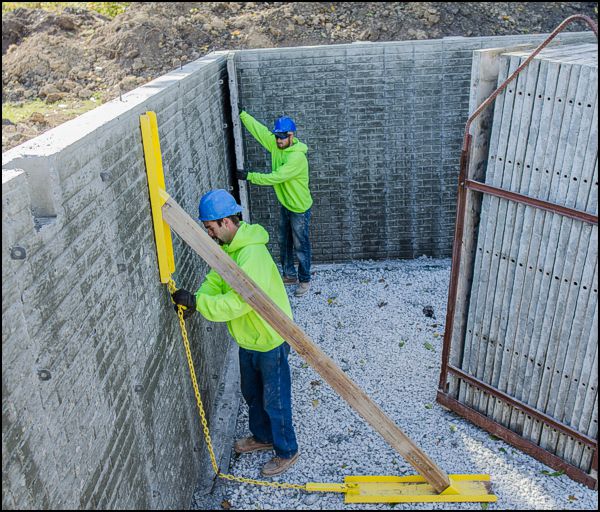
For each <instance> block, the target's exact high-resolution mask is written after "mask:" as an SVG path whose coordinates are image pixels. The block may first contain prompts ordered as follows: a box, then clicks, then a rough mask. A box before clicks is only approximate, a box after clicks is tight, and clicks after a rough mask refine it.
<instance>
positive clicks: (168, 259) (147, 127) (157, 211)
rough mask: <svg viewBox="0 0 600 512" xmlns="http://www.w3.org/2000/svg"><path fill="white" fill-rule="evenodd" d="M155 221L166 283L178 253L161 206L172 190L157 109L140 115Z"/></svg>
mask: <svg viewBox="0 0 600 512" xmlns="http://www.w3.org/2000/svg"><path fill="white" fill-rule="evenodd" d="M140 126H141V129H142V141H143V144H144V157H145V160H146V174H147V176H148V190H149V192H150V206H151V208H152V222H153V224H154V240H155V241H156V254H157V256H158V271H159V273H160V282H161V283H163V284H166V283H168V282H169V280H170V279H171V274H172V273H173V272H175V257H174V256H173V241H172V239H171V228H170V227H169V225H168V224H167V223H166V222H165V220H164V219H163V216H162V206H163V205H164V204H165V203H166V202H167V201H168V199H169V194H167V192H165V177H164V173H163V166H162V157H161V152H160V141H159V139H158V123H157V121H156V113H155V112H146V113H145V114H142V115H141V116H140Z"/></svg>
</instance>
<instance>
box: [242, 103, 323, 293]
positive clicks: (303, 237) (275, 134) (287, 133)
mask: <svg viewBox="0 0 600 512" xmlns="http://www.w3.org/2000/svg"><path fill="white" fill-rule="evenodd" d="M240 120H241V121H242V123H244V126H245V127H246V129H247V130H248V131H249V132H250V133H251V134H252V136H253V137H254V138H255V139H256V140H257V141H258V142H259V143H260V144H261V145H262V146H263V147H264V148H265V149H266V150H267V151H269V153H271V172H270V173H268V174H265V173H259V172H247V171H242V170H238V171H237V178H238V179H240V180H248V181H249V182H250V183H253V184H254V185H272V186H273V189H274V190H275V194H276V195H277V199H278V200H279V202H280V203H281V213H280V220H279V248H280V251H281V267H282V271H283V282H284V283H285V284H295V283H297V282H299V284H298V286H297V287H296V290H295V292H294V295H295V296H296V297H301V296H302V295H304V294H306V292H308V290H309V289H310V260H311V250H310V240H309V225H310V215H311V210H310V208H311V206H312V204H313V200H312V197H311V195H310V190H309V188H308V160H307V159H306V151H307V149H308V148H307V147H306V144H304V143H302V142H300V141H299V140H297V139H295V138H294V132H295V131H296V124H295V123H294V121H293V120H292V119H290V118H289V117H280V118H279V119H277V120H276V121H275V125H274V128H273V130H272V131H270V130H269V129H268V128H267V127H266V126H264V125H262V124H261V123H259V122H258V121H257V120H256V119H254V118H253V117H252V116H251V115H250V114H248V113H247V112H245V111H242V112H241V113H240ZM294 254H295V255H296V258H297V259H298V276H297V277H296V267H295V265H294Z"/></svg>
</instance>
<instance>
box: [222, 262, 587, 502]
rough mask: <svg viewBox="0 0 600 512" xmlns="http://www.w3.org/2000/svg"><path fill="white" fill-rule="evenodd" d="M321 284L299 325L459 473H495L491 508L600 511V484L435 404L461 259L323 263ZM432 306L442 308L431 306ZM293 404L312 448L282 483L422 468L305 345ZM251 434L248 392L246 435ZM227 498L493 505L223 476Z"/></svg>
mask: <svg viewBox="0 0 600 512" xmlns="http://www.w3.org/2000/svg"><path fill="white" fill-rule="evenodd" d="M314 270H316V274H315V276H314V280H313V282H312V289H311V291H310V293H309V294H308V295H307V296H305V297H301V298H295V297H293V294H291V292H292V291H293V288H289V291H290V294H291V302H292V309H293V311H294V316H295V321H296V323H297V324H298V325H299V326H300V327H301V328H302V329H304V331H305V332H306V334H307V335H308V336H309V337H310V338H311V340H312V341H313V342H314V343H316V344H317V345H319V346H320V347H321V349H322V350H323V351H324V352H326V353H327V354H328V355H329V356H330V357H332V358H333V360H334V361H335V362H336V363H337V364H338V366H339V367H340V368H341V369H342V370H344V371H345V372H346V373H347V375H348V376H349V377H350V378H351V379H353V380H354V381H355V382H356V383H357V384H358V385H359V386H361V387H362V389H364V390H365V392H366V393H367V394H368V395H369V396H370V397H371V398H372V399H373V400H374V401H375V402H376V403H377V404H378V405H380V406H381V407H382V408H383V409H384V410H385V411H386V413H387V414H388V415H389V416H390V418H391V419H392V420H393V421H395V422H396V424H397V425H398V426H399V427H400V428H401V429H402V430H403V431H404V432H405V433H406V434H407V435H408V436H409V437H410V438H411V439H412V440H413V441H414V442H416V443H417V445H418V446H419V447H420V448H421V449H422V450H424V451H425V453H427V454H428V455H429V456H430V457H431V458H432V459H433V460H434V461H435V462H436V464H438V465H439V466H440V467H441V468H442V469H443V470H444V471H446V472H447V473H459V474H461V473H464V474H474V473H485V474H489V475H490V476H491V481H492V489H493V492H494V493H495V494H496V495H497V496H498V503H496V504H489V506H487V508H488V509H489V510H492V509H499V510H522V509H530V510H531V509H553V510H563V509H572V510H582V509H589V510H596V509H597V505H598V493H597V491H592V490H590V489H588V488H587V487H585V486H583V485H580V484H578V483H575V482H574V481H572V480H570V479H569V478H568V477H566V476H558V477H556V476H554V477H553V476H549V475H546V474H544V473H543V471H547V472H550V473H552V472H553V470H552V469H550V468H548V467H547V466H545V465H544V464H542V463H540V462H538V461H537V460H535V459H533V458H532V457H529V456H528V455H525V454H524V453H522V452H521V451H519V450H517V449H515V448H513V447H512V446H510V445H508V444H506V443H504V442H503V441H500V440H497V439H496V438H494V437H493V436H490V434H488V433H487V432H485V431H484V430H482V429H480V428H478V427H475V426H473V425H472V424H471V423H469V422H468V421H466V420H464V419H462V418H461V417H459V416H458V415H456V414H454V413H451V412H448V411H446V410H444V409H442V408H441V407H440V405H438V404H437V403H436V401H435V393H436V389H437V382H438V378H439V368H440V359H441V351H442V340H443V332H444V321H445V313H446V298H447V292H448V282H449V277H450V260H448V259H443V260H439V259H438V260H436V259H430V258H424V257H423V258H419V259H417V260H410V261H385V262H359V263H348V264H339V265H320V266H316V267H315V269H314ZM425 306H432V307H433V311H434V317H433V318H428V317H426V316H425V315H424V313H423V308H424V307H425ZM290 366H291V369H292V381H293V390H292V394H293V402H294V406H293V411H294V423H295V426H296V434H297V437H298V443H299V446H300V451H301V457H300V460H299V461H298V463H297V464H296V465H295V466H294V467H292V468H291V469H290V470H289V471H288V472H286V473H284V474H283V475H281V476H280V477H277V478H275V479H273V480H274V481H277V482H289V483H296V484H304V483H306V482H331V483H342V482H343V479H344V476H346V475H410V474H416V472H415V471H414V469H413V468H412V467H411V466H410V465H409V464H407V463H406V462H405V461H404V460H403V459H402V457H401V456H400V455H399V454H398V453H397V452H395V451H394V450H393V449H392V448H390V447H389V446H388V444H387V443H386V442H385V441H384V440H383V439H382V438H381V436H380V435H379V434H377V433H376V432H375V431H374V430H373V429H372V428H371V427H370V426H369V425H368V424H366V423H365V422H364V421H363V420H362V419H361V418H360V417H359V416H358V414H356V413H355V412H354V411H353V410H352V409H351V408H350V406H348V405H347V404H346V402H345V401H344V400H342V399H341V398H340V397H339V396H338V395H337V394H336V393H335V392H334V391H333V390H332V389H331V388H330V386H329V385H328V384H327V383H326V382H324V380H323V379H322V378H321V376H320V375H319V374H317V373H316V371H314V370H313V369H312V368H311V367H310V366H308V365H307V364H306V363H305V362H304V361H303V360H302V359H301V358H300V357H299V356H298V355H297V354H296V353H295V352H294V351H293V350H292V352H291V355H290ZM248 434H249V431H248V416H247V408H246V405H245V403H244V402H243V400H242V406H241V408H240V412H239V416H238V421H237V426H236V437H241V436H246V435H248ZM271 456H272V453H267V452H262V453H256V454H248V455H243V456H239V457H236V456H233V458H232V461H231V467H230V473H231V474H234V475H237V476H244V477H247V478H255V479H261V476H260V468H261V467H262V465H263V464H264V463H265V462H267V461H268V460H269V459H270V457H271ZM213 494H214V498H215V499H216V503H219V504H220V505H221V506H222V507H223V508H228V507H230V508H232V509H248V510H254V509H280V510H292V509H295V510H311V509H312V510H314V509H327V510H339V509H344V510H367V509H384V510H388V509H390V508H395V509H406V510H417V509H422V510H430V509H442V510H463V509H464V510H469V509H475V510H481V509H482V508H486V505H482V504H480V503H464V504H460V503H441V504H435V503H427V504H396V505H393V504H385V503H383V504H344V496H343V494H336V493H306V492H304V491H299V490H278V489H273V488H268V487H259V486H256V485H250V484H238V483H231V482H225V481H223V480H220V483H219V484H218V485H217V487H216V489H215V492H214V493H213Z"/></svg>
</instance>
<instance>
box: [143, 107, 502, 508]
mask: <svg viewBox="0 0 600 512" xmlns="http://www.w3.org/2000/svg"><path fill="white" fill-rule="evenodd" d="M140 122H141V126H142V136H143V142H144V153H145V159H146V170H147V174H148V186H149V189H150V198H151V201H150V203H151V208H152V218H153V224H154V229H155V232H156V233H159V234H160V235H161V238H162V239H165V238H168V237H166V236H165V225H166V224H168V226H170V227H171V228H173V229H174V230H175V231H176V233H177V234H178V235H179V236H180V237H181V238H182V239H183V240H184V241H185V242H186V243H187V244H188V245H189V246H190V247H191V248H192V249H193V250H194V251H195V252H196V253H198V255H199V256H200V257H201V258H202V259H203V260H204V261H206V263H207V264H208V265H209V266H210V267H211V268H213V269H214V270H215V271H216V272H218V273H219V275H220V276H221V277H222V278H223V279H224V280H225V281H227V283H228V284H229V285H230V286H231V287H232V288H233V289H234V290H236V291H237V292H238V293H239V294H240V295H241V296H242V298H243V299H244V300H245V301H246V302H247V303H248V304H249V305H250V306H252V307H253V308H254V310H255V311H256V312H257V313H259V314H260V315H261V316H262V317H263V318H264V319H265V320H266V321H267V322H268V323H269V324H270V325H271V326H272V327H273V328H274V329H275V330H276V331H277V332H278V333H279V334H280V335H281V336H282V337H283V338H284V339H285V340H286V341H287V342H288V343H289V344H290V345H291V346H292V347H293V348H294V349H295V350H296V352H297V353H298V354H299V355H300V356H301V357H303V358H304V359H305V360H306V362H307V363H309V364H310V365H311V366H312V367H313V368H314V369H315V370H316V371H317V372H318V373H319V374H320V375H321V376H322V377H323V378H324V379H325V380H326V381H327V382H328V383H329V385H330V386H331V387H332V388H333V389H334V390H335V391H337V393H338V394H339V395H340V396H341V397H342V398H343V399H344V400H346V402H348V404H349V405H350V406H352V408H353V409H354V410H355V411H356V412H358V413H359V414H360V415H361V416H362V417H363V419H365V420H366V421H367V423H369V424H370V425H371V426H372V427H373V428H374V429H375V430H376V431H377V432H378V433H379V434H380V435H381V436H382V437H383V438H384V439H385V440H386V441H387V442H388V443H389V444H390V446H391V447H392V448H394V449H395V450H396V451H397V452H398V453H399V454H400V455H402V457H404V459H406V461H407V462H409V463H410V464H411V465H412V466H413V467H414V468H415V469H416V470H417V471H418V472H419V474H420V475H421V476H408V477H395V476H392V477H385V476H364V477H360V476H359V477H346V479H345V484H344V485H341V484H322V483H307V484H306V486H304V490H307V491H321V492H344V493H346V502H347V503H376V502H389V503H396V502H408V503H414V502H468V501H477V502H495V501H496V500H497V498H496V496H494V495H493V494H490V493H489V490H488V487H489V475H447V474H446V473H445V472H444V471H443V470H442V469H440V468H439V467H438V466H437V465H436V464H435V463H434V462H433V461H432V460H431V459H430V458H429V457H428V456H427V455H426V454H425V453H424V452H423V451H421V450H420V449H419V447H418V446H417V445H416V444H415V443H414V442H413V441H412V440H411V439H410V438H409V437H408V436H407V435H406V434H405V433H404V432H403V431H402V430H400V428H398V426H397V425H396V424H395V423H394V422H393V421H392V420H391V419H390V418H389V417H388V416H387V415H386V414H385V412H384V411H383V410H382V409H381V408H380V407H379V406H378V405H377V404H375V403H374V402H373V401H372V400H371V399H370V398H369V397H368V396H367V394H366V393H365V392H364V391H363V390H362V389H361V388H360V387H359V386H358V385H357V384H356V383H354V381H352V380H351V379H350V378H349V377H348V376H347V375H346V374H345V373H344V372H343V371H342V370H340V369H339V368H338V367H337V365H336V364H335V363H334V362H333V360H332V359H331V358H330V357H329V356H327V355H326V354H325V353H324V352H323V351H322V350H320V349H319V348H318V347H317V346H316V345H315V344H314V343H312V341H311V340H310V339H309V338H308V336H307V335H306V334H305V333H304V332H303V331H302V329H300V328H299V327H298V326H297V325H296V324H295V323H294V322H293V321H292V320H290V318H289V317H288V316H287V315H286V314H285V313H284V312H283V311H281V309H279V307H277V306H276V305H275V303H274V302H273V301H272V300H271V299H270V298H269V297H268V296H267V295H266V294H265V293H264V292H263V291H262V290H261V289H260V288H259V287H258V286H257V285H256V284H255V283H254V282H253V281H252V280H251V279H250V278H249V277H248V275H247V274H246V273H245V272H244V271H243V270H242V269H241V268H240V267H238V266H237V264H236V263H235V262H234V261H233V260H232V259H231V258H230V257H229V256H228V255H227V254H226V253H224V252H223V250H222V249H221V248H220V247H219V246H218V245H217V244H216V243H215V242H214V241H213V240H212V239H211V238H210V236H209V235H208V234H207V233H205V232H204V231H203V230H202V229H201V228H200V226H198V223H197V222H196V221H194V220H193V219H192V218H191V217H190V216H189V215H188V214H187V213H186V212H185V211H184V210H183V209H182V208H181V207H180V206H179V205H178V204H177V203H176V202H175V201H174V200H173V199H172V198H171V197H169V195H168V194H167V193H166V192H165V190H164V177H163V172H162V159H161V154H160V144H159V140H158V126H157V122H156V114H155V113H154V112H148V113H147V114H145V115H142V116H141V119H140ZM167 231H168V230H167ZM157 240H159V238H157ZM165 245H166V247H165ZM169 245H170V239H169V241H168V242H167V243H166V244H165V243H161V244H158V243H157V254H158V260H159V269H164V268H166V266H165V265H163V264H162V260H163V259H168V258H169V256H168V255H169V254H172V248H171V247H169ZM168 268H169V270H170V272H173V271H174V264H170V265H168ZM165 279H167V281H168V282H170V283H172V280H171V279H170V277H168V276H165V275H164V273H161V282H166V281H165ZM182 330H183V327H182ZM185 339H186V336H185V334H184V340H185ZM190 372H191V374H192V379H194V373H193V368H192V367H190ZM194 384H195V383H194ZM199 406H200V404H199ZM201 410H202V408H201ZM209 439H210V436H209V435H207V442H208V441H209ZM219 474H220V473H219ZM255 483H258V484H262V485H265V483H264V482H258V481H257V482H255ZM266 484H267V485H268V483H266ZM294 487H298V486H294Z"/></svg>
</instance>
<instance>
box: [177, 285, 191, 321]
mask: <svg viewBox="0 0 600 512" xmlns="http://www.w3.org/2000/svg"><path fill="white" fill-rule="evenodd" d="M171 298H172V299H173V302H174V303H175V312H177V311H178V309H179V306H180V305H181V306H184V309H183V318H188V317H189V316H191V315H192V314H193V313H194V312H195V311H196V296H195V295H194V294H193V293H191V292H188V291H187V290H184V289H183V288H181V289H179V290H177V291H176V292H173V293H172V294H171Z"/></svg>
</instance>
